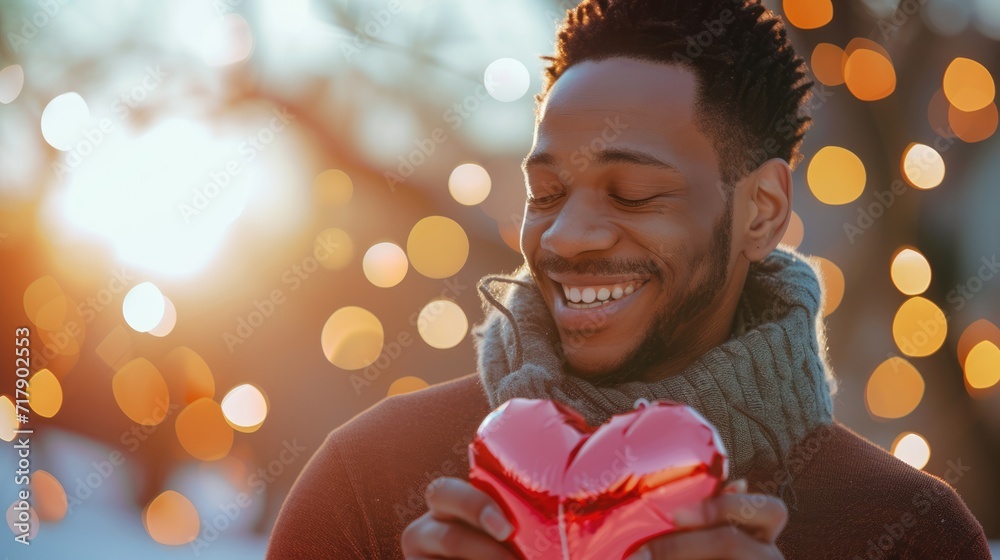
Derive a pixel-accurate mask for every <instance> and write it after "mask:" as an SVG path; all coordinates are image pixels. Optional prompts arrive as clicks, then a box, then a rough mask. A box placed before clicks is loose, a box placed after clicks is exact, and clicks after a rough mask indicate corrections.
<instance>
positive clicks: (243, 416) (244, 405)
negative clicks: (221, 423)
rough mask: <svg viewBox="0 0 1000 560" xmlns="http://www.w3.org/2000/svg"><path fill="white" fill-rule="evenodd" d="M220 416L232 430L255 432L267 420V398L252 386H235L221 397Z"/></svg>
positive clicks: (247, 384)
mask: <svg viewBox="0 0 1000 560" xmlns="http://www.w3.org/2000/svg"><path fill="white" fill-rule="evenodd" d="M222 414H223V415H225V417H226V421H227V422H229V425H230V426H232V427H233V428H234V429H236V430H239V431H241V432H246V433H250V432H255V431H257V430H258V429H259V428H260V426H261V425H262V424H263V423H264V419H265V418H267V398H265V397H264V393H263V392H261V390H260V389H258V388H257V387H255V386H254V385H251V384H249V383H244V384H243V385H237V386H236V387H233V388H232V389H230V391H229V392H228V393H226V396H225V397H222Z"/></svg>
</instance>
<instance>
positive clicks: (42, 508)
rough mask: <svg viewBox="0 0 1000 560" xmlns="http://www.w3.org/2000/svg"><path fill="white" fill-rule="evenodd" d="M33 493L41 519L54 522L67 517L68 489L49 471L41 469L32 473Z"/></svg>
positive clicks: (34, 502)
mask: <svg viewBox="0 0 1000 560" xmlns="http://www.w3.org/2000/svg"><path fill="white" fill-rule="evenodd" d="M31 495H32V497H33V498H34V501H33V503H32V505H34V506H35V511H36V512H38V518H39V519H40V520H42V521H46V522H50V523H52V522H56V521H59V520H61V519H62V518H64V517H66V510H67V509H68V508H69V500H68V499H67V497H66V490H65V489H63V486H62V484H60V483H59V481H58V480H56V477H54V476H52V475H51V474H50V473H48V472H47V471H43V470H40V469H39V470H37V471H35V472H33V473H31Z"/></svg>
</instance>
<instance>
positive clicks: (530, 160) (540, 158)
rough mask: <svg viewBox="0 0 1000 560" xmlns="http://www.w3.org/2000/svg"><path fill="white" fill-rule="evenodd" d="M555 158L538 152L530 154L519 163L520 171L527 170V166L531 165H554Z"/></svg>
mask: <svg viewBox="0 0 1000 560" xmlns="http://www.w3.org/2000/svg"><path fill="white" fill-rule="evenodd" d="M555 164H556V157H555V156H554V155H552V154H549V153H546V152H538V153H535V154H531V155H529V156H528V157H526V158H524V161H522V162H521V169H527V168H528V167H529V166H533V165H555Z"/></svg>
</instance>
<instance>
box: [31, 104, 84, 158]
mask: <svg viewBox="0 0 1000 560" xmlns="http://www.w3.org/2000/svg"><path fill="white" fill-rule="evenodd" d="M89 121H90V109H89V108H88V107H87V102H86V101H84V100H83V98H82V97H80V94H79V93H76V92H74V91H71V92H69V93H64V94H62V95H57V96H56V97H54V98H53V99H52V101H49V103H48V105H46V106H45V109H44V110H43V111H42V120H41V126H42V138H45V141H46V142H48V143H49V145H50V146H52V147H53V148H55V149H57V150H62V151H64V152H65V151H68V150H71V149H73V146H74V144H76V142H77V141H78V140H79V139H80V137H81V135H82V132H83V129H84V128H85V127H86V126H87V124H88V123H89Z"/></svg>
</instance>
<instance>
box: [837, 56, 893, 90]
mask: <svg viewBox="0 0 1000 560" xmlns="http://www.w3.org/2000/svg"><path fill="white" fill-rule="evenodd" d="M847 53H848V54H847V61H846V62H845V63H844V82H845V83H847V89H848V90H849V91H850V92H851V93H852V94H854V97H857V98H858V99H860V100H862V101H878V100H879V99H884V98H886V97H888V96H889V95H890V94H892V92H893V91H895V90H896V70H895V68H893V66H892V61H891V60H890V59H889V57H888V55H887V54H885V53H884V49H882V50H881V51H880V50H876V49H874V48H868V47H858V48H856V49H853V50H851V49H850V48H848V49H847Z"/></svg>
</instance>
